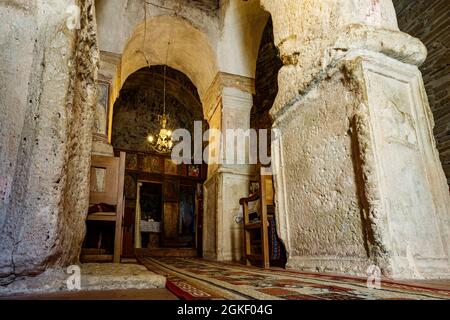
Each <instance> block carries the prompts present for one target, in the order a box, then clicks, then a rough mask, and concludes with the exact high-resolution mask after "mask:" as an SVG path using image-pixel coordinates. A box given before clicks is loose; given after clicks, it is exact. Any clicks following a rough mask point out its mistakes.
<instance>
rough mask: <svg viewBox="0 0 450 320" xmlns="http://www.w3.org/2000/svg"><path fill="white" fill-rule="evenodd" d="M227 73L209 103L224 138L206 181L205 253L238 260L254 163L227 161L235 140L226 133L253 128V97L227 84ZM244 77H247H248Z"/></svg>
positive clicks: (211, 116) (214, 126)
mask: <svg viewBox="0 0 450 320" xmlns="http://www.w3.org/2000/svg"><path fill="white" fill-rule="evenodd" d="M224 76H225V77H228V78H229V75H223V74H222V75H221V74H219V75H218V79H219V80H218V81H222V85H220V87H219V88H215V89H213V90H215V92H217V93H218V95H217V94H215V95H214V96H215V97H216V98H218V100H215V99H214V100H212V101H215V102H213V103H211V104H210V106H215V107H213V108H209V111H210V112H209V115H208V119H209V127H210V129H216V130H219V131H221V132H222V140H221V143H220V146H219V147H218V149H219V150H217V149H216V150H215V151H212V149H210V153H209V155H210V159H211V157H217V156H218V158H220V163H219V164H210V165H209V167H208V180H207V181H206V182H205V185H204V190H205V207H204V208H205V210H204V212H205V213H204V221H203V225H204V228H203V229H204V235H203V253H204V257H205V258H208V259H215V260H218V261H231V260H234V261H238V260H240V259H241V257H242V244H243V234H242V224H241V220H240V219H239V207H240V205H239V199H241V198H244V197H247V196H248V184H249V176H250V173H251V172H250V171H251V166H249V165H247V164H229V162H228V164H227V161H229V160H230V159H227V158H226V155H225V150H226V148H227V143H228V144H229V143H232V144H234V142H232V141H226V139H225V134H226V130H227V129H244V130H247V129H249V128H250V110H251V107H252V105H253V97H252V94H251V93H249V92H248V91H243V88H236V87H232V86H224V85H231V84H232V83H230V82H228V83H226V82H227V81H225V83H224V82H223V80H224V79H223V77H224ZM233 78H235V79H239V78H241V79H244V78H243V77H239V76H233ZM216 80H217V79H216ZM243 81H248V79H244V80H243ZM216 82H217V81H216ZM237 82H239V80H238V81H237ZM241 82H242V81H241ZM233 83H236V82H233ZM244 90H245V89H244ZM212 101H210V102H212ZM213 144H214V142H213V141H210V146H212V145H213ZM216 152H220V155H218V154H215V153H216ZM211 153H213V154H211Z"/></svg>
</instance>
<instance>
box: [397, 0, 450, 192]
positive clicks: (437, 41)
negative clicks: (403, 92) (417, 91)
mask: <svg viewBox="0 0 450 320" xmlns="http://www.w3.org/2000/svg"><path fill="white" fill-rule="evenodd" d="M394 5H395V9H396V11H397V16H398V24H399V27H400V30H402V31H404V32H406V33H409V34H410V35H412V36H414V37H417V38H419V39H420V40H421V41H422V42H423V43H424V44H425V45H426V47H427V49H428V58H427V60H426V61H425V63H424V64H423V65H422V67H421V71H422V74H423V80H424V82H425V88H426V91H427V94H428V99H429V102H430V107H431V110H432V111H433V115H434V120H435V123H436V126H435V128H434V135H435V138H436V142H437V148H438V149H439V152H440V158H441V162H442V165H443V167H444V171H445V174H446V176H447V182H448V184H449V185H450V15H449V11H450V1H448V0H415V1H410V0H394Z"/></svg>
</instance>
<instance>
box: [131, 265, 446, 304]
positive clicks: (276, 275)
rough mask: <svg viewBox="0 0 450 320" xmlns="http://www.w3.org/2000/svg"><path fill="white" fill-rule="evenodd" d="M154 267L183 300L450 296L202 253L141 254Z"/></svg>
mask: <svg viewBox="0 0 450 320" xmlns="http://www.w3.org/2000/svg"><path fill="white" fill-rule="evenodd" d="M138 259H139V261H140V262H141V263H142V264H144V265H145V266H146V267H147V268H148V269H149V270H151V271H153V272H156V273H159V274H162V275H165V276H166V277H167V289H169V290H170V291H171V292H172V293H173V294H175V295H176V296H177V297H178V298H180V299H184V300H220V299H226V300H228V299H229V300H278V299H281V300H380V299H381V300H404V299H407V300H418V299H450V290H438V289H431V288H424V287H419V286H413V285H405V284H401V283H397V282H393V281H386V282H383V283H382V285H381V289H369V288H368V287H367V285H366V279H363V278H357V277H347V276H345V277H338V276H330V275H324V274H315V273H306V272H293V271H284V270H275V269H269V270H264V269H260V268H255V267H247V266H244V265H237V264H225V263H219V262H212V261H206V260H202V259H198V258H173V257H164V258H157V259H155V258H149V257H138Z"/></svg>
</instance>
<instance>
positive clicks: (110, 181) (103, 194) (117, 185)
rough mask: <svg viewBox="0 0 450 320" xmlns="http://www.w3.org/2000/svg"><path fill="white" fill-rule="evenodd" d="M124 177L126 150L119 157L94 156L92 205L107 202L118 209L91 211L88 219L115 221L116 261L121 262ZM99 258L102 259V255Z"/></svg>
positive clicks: (114, 257) (92, 166)
mask: <svg viewBox="0 0 450 320" xmlns="http://www.w3.org/2000/svg"><path fill="white" fill-rule="evenodd" d="M100 172H101V174H100ZM99 175H100V176H99ZM124 179H125V152H120V156H119V157H108V156H97V155H94V156H92V160H91V192H90V198H89V202H90V204H91V205H95V204H100V203H105V204H108V205H111V206H115V208H116V210H115V212H96V213H90V214H88V216H87V220H88V221H103V222H110V223H111V222H114V225H115V228H114V230H115V232H114V254H113V262H114V263H120V256H121V251H122V231H123V228H122V220H123V215H124V207H125V199H124V195H123V189H124ZM99 184H100V187H99ZM99 258H100V260H102V259H101V257H99Z"/></svg>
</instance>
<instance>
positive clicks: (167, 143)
mask: <svg viewBox="0 0 450 320" xmlns="http://www.w3.org/2000/svg"><path fill="white" fill-rule="evenodd" d="M160 117H161V122H160V124H161V129H160V130H159V133H158V134H157V135H156V137H154V136H153V135H149V136H148V142H150V145H151V146H152V148H153V149H154V150H155V151H157V152H159V153H168V152H170V151H171V150H172V147H173V141H172V131H171V130H169V129H167V128H166V125H167V116H166V113H165V112H163V114H162V116H160Z"/></svg>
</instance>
